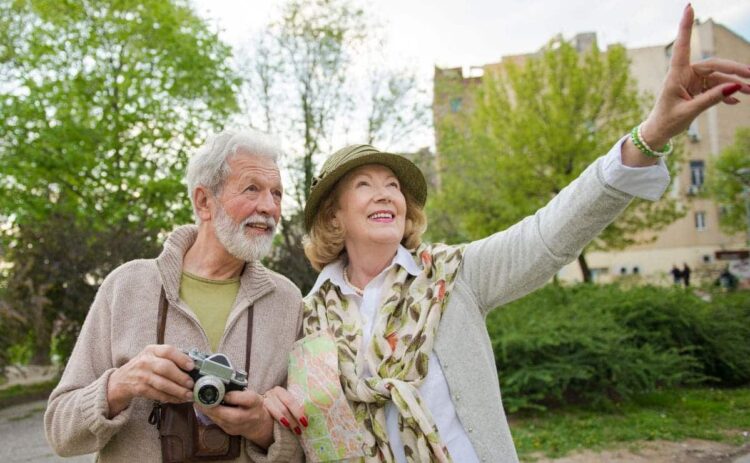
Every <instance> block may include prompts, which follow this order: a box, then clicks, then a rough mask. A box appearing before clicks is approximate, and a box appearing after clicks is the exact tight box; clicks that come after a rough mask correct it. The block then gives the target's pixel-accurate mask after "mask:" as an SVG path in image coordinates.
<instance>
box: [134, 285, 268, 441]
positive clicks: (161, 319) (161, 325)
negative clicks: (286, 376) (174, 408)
mask: <svg viewBox="0 0 750 463" xmlns="http://www.w3.org/2000/svg"><path fill="white" fill-rule="evenodd" d="M253 306H254V305H253V304H250V307H248V308H247V344H245V372H246V373H249V372H250V347H251V345H252V341H253ZM168 310H169V301H167V294H166V292H165V291H164V286H162V287H161V293H160V294H159V314H158V315H157V319H156V343H157V344H164V331H165V330H166V328H167V311H168ZM160 410H161V403H160V402H158V401H154V407H153V409H152V410H151V415H150V416H149V417H148V422H149V423H151V424H153V425H156V428H157V429H158V428H159V427H160V426H161V423H160V421H161V420H160V417H161V413H160Z"/></svg>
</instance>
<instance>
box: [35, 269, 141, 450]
mask: <svg viewBox="0 0 750 463" xmlns="http://www.w3.org/2000/svg"><path fill="white" fill-rule="evenodd" d="M108 283H109V282H108V281H107V280H105V282H104V284H102V286H101V288H100V289H99V291H98V292H97V295H96V297H95V299H94V303H93V305H92V306H91V309H90V310H89V313H88V315H87V316H86V320H85V321H84V323H83V327H82V328H81V333H80V335H79V337H78V340H77V341H76V345H75V347H74V348H73V353H72V354H71V356H70V359H69V360H68V364H67V366H66V367H65V371H64V372H63V375H62V378H61V379H60V383H59V384H58V385H57V387H55V389H54V390H53V391H52V394H51V395H50V397H49V402H48V404H47V410H46V412H45V414H44V429H45V433H46V436H47V441H48V442H49V444H50V446H51V447H52V449H53V450H54V451H55V452H56V453H57V454H58V455H61V456H73V455H82V454H86V453H93V452H97V451H99V450H101V449H102V447H104V446H105V445H106V444H107V442H109V440H110V439H111V438H112V436H114V435H115V433H116V432H117V431H118V430H119V429H120V428H122V426H123V425H124V424H125V423H126V422H127V421H128V418H129V416H130V412H131V407H128V408H126V409H125V410H123V411H122V412H121V413H119V414H118V415H117V416H115V417H113V418H112V419H109V418H108V414H109V405H108V403H107V382H108V380H109V377H110V375H111V374H112V372H113V371H114V370H115V366H114V365H113V364H112V349H111V340H112V337H111V324H110V320H111V313H110V305H109V302H108V300H107V291H108V288H109V286H110V285H109V284H108Z"/></svg>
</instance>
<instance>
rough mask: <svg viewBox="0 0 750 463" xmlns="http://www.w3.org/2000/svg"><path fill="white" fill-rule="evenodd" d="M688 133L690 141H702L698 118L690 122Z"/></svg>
mask: <svg viewBox="0 0 750 463" xmlns="http://www.w3.org/2000/svg"><path fill="white" fill-rule="evenodd" d="M687 135H688V139H690V141H691V142H693V143H696V142H699V141H701V134H700V132H699V131H698V119H695V120H694V121H693V122H692V123H690V127H688V129H687Z"/></svg>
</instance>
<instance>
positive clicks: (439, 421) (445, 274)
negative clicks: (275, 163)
mask: <svg viewBox="0 0 750 463" xmlns="http://www.w3.org/2000/svg"><path fill="white" fill-rule="evenodd" d="M692 24H693V10H692V8H691V7H690V6H687V7H686V9H685V12H684V15H683V17H682V21H681V24H680V30H679V34H678V36H677V39H676V41H675V43H674V48H673V53H672V58H671V69H670V71H669V73H668V74H667V77H666V79H665V81H664V84H663V87H662V88H661V91H660V92H659V97H658V99H657V101H656V105H655V106H654V108H653V109H652V111H651V113H650V114H649V115H648V117H647V118H646V120H645V121H644V122H643V123H642V124H640V125H639V126H638V127H636V128H635V129H633V130H632V131H631V134H630V135H629V136H624V137H623V138H622V139H620V140H619V141H617V142H616V143H615V144H614V146H613V147H612V149H611V150H610V151H609V152H608V153H606V154H605V155H604V156H602V157H600V158H599V159H597V160H596V161H594V163H593V164H592V165H590V166H589V167H588V168H587V169H585V170H584V171H583V173H581V175H580V176H579V177H578V178H577V179H575V180H574V181H573V182H572V183H571V184H569V185H568V186H567V187H565V188H564V189H563V190H562V191H560V193H559V194H558V195H557V196H555V197H554V198H553V199H552V200H551V201H550V202H549V203H548V204H547V205H546V206H544V207H543V208H541V209H540V210H539V211H537V212H536V213H535V214H534V215H532V216H530V217H527V218H525V219H523V220H522V221H520V222H519V223H517V224H515V225H513V226H512V227H510V228H508V229H507V230H503V231H500V232H498V233H495V234H493V235H491V236H488V237H486V238H484V239H481V240H479V241H474V242H471V243H467V244H465V245H457V246H454V245H444V244H434V245H433V244H427V243H423V242H422V234H423V232H424V231H425V228H426V218H425V214H424V211H423V207H424V204H425V200H426V196H427V188H426V182H425V179H424V176H423V174H422V173H421V172H420V170H419V168H418V167H417V166H416V165H414V164H413V163H411V162H410V161H408V160H407V159H406V158H404V157H402V156H398V155H395V154H390V153H386V152H382V151H379V150H377V149H375V148H373V147H372V146H369V145H353V146H348V147H345V148H343V149H341V150H338V151H336V152H335V153H333V154H332V155H330V156H329V157H328V159H327V160H326V161H325V163H324V164H323V167H322V169H321V171H320V173H319V175H318V176H317V177H316V178H315V179H314V180H313V182H312V186H311V189H310V194H309V198H308V201H307V204H306V205H305V228H306V230H307V233H308V235H307V237H306V241H305V253H306V255H307V257H308V259H309V260H310V262H311V264H312V266H313V267H315V268H316V269H318V270H320V275H319V277H318V280H317V281H316V283H315V285H314V286H313V289H312V290H311V292H310V293H309V294H308V295H307V297H306V298H305V312H304V317H305V319H304V321H303V330H304V334H305V336H306V337H305V338H303V340H302V341H301V345H305V343H307V342H309V343H315V342H318V341H319V340H320V339H321V337H329V338H331V339H332V340H333V342H335V345H336V346H337V353H338V362H337V367H338V378H336V379H335V380H334V381H333V384H331V385H330V386H331V387H340V388H342V389H343V390H342V392H341V394H343V396H345V397H346V398H347V399H348V403H349V405H350V407H351V409H352V410H353V411H354V413H353V414H352V416H353V417H356V421H357V423H355V424H356V425H358V426H359V429H361V433H362V436H363V441H364V443H365V445H364V448H363V449H362V450H363V451H364V461H366V462H394V461H395V462H450V461H453V462H460V463H477V462H480V461H487V462H494V463H498V462H502V463H506V462H517V461H518V457H517V455H516V450H515V446H514V444H513V440H512V438H511V433H510V428H509V426H508V420H507V418H506V416H505V411H504V410H503V407H502V401H501V398H500V386H499V383H498V372H497V369H496V365H495V358H494V356H493V350H492V345H491V343H490V338H489V336H488V334H487V328H486V325H485V317H486V316H487V314H488V313H490V312H491V311H492V310H494V309H496V308H497V307H500V306H502V305H504V304H507V303H509V302H511V301H513V300H515V299H518V298H520V297H523V296H524V295H526V294H528V293H530V292H531V291H533V290H535V289H537V288H539V287H541V286H542V285H544V284H545V283H546V282H548V281H549V280H550V278H552V277H553V276H554V275H555V274H556V273H557V272H558V271H559V270H560V269H561V268H562V267H563V266H564V265H566V264H567V263H569V262H571V261H573V260H575V259H576V257H577V256H578V255H579V254H580V252H581V250H582V249H583V247H584V246H586V245H587V244H588V243H589V242H590V241H591V240H593V239H594V237H596V236H597V235H598V234H599V233H600V232H601V231H602V230H603V229H604V228H605V227H606V226H607V225H608V224H609V223H611V222H612V221H613V220H614V219H615V218H617V216H619V215H620V214H621V213H622V211H623V210H625V208H626V207H627V206H628V204H630V202H631V201H632V200H633V198H634V197H640V198H645V199H648V200H652V201H653V200H656V199H658V198H659V197H661V195H662V194H663V193H664V191H665V190H666V188H667V186H668V185H669V173H668V171H667V169H666V164H665V163H664V161H663V160H662V156H664V155H666V154H668V152H669V151H671V144H670V143H669V140H670V139H671V138H672V137H675V136H677V135H679V134H680V133H682V132H683V131H685V130H686V129H687V128H688V126H689V125H690V123H691V122H692V121H693V120H694V119H695V118H696V117H697V116H698V115H699V114H700V113H702V112H703V111H705V110H707V109H708V108H710V107H712V106H714V105H716V104H718V103H720V102H722V101H724V102H726V103H729V104H734V103H736V102H737V100H734V98H732V97H731V96H730V95H731V94H733V93H735V92H737V91H738V90H740V88H742V89H743V91H746V92H747V93H750V87H748V86H747V85H744V84H739V83H736V82H740V81H741V80H740V77H744V78H750V68H748V66H747V65H746V64H739V63H734V62H731V61H725V60H719V59H717V58H710V59H708V60H705V61H701V62H700V63H696V64H694V65H691V64H690V34H691V29H692ZM717 69H720V70H721V74H720V75H717V76H716V78H712V77H711V76H712V74H713V73H714V72H715V71H716V70H717ZM652 147H653V148H657V149H658V150H659V152H658V153H657V152H656V151H654V149H653V148H652ZM561 149H562V147H561ZM538 167H539V168H540V169H544V166H538ZM446 175H450V172H447V173H446ZM483 200H484V201H491V200H492V198H491V197H486V198H484V199H483ZM475 206H477V207H481V206H482V204H476V205H475ZM309 351H310V355H311V356H312V357H314V355H315V353H314V352H313V350H312V348H311V349H309ZM295 390H296V388H295ZM281 391H283V389H274V391H273V393H274V397H269V399H268V400H267V401H266V402H267V406H268V407H269V410H270V411H271V413H272V414H273V415H274V417H276V418H277V419H279V420H285V421H293V420H294V419H295V417H296V416H297V415H298V414H299V412H300V410H302V408H301V404H299V403H296V400H295V399H294V398H293V397H292V396H291V393H288V392H286V391H283V392H281ZM303 400H304V402H305V403H304V406H306V407H312V406H314V398H313V397H311V398H310V399H309V400H306V399H304V398H303ZM316 436H317V434H316ZM310 437H311V440H310V441H307V442H306V444H308V443H311V442H316V441H315V440H313V439H312V438H313V437H314V436H312V435H311V436H310ZM306 438H307V435H306V434H305V433H304V432H303V434H302V439H306Z"/></svg>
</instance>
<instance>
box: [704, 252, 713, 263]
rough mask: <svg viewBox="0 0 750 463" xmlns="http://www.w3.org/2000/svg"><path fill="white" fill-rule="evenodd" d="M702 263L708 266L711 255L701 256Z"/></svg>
mask: <svg viewBox="0 0 750 463" xmlns="http://www.w3.org/2000/svg"><path fill="white" fill-rule="evenodd" d="M703 263H704V264H710V263H711V254H703Z"/></svg>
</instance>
